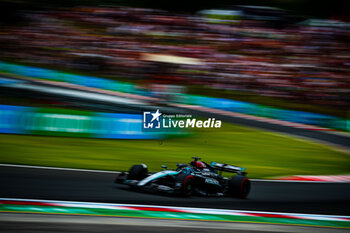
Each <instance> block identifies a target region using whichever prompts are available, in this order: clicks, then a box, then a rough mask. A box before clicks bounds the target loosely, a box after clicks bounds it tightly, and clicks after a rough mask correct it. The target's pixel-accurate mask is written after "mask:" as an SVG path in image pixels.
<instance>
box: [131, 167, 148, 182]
mask: <svg viewBox="0 0 350 233" xmlns="http://www.w3.org/2000/svg"><path fill="white" fill-rule="evenodd" d="M147 174H148V169H147V166H146V165H134V166H132V167H131V168H130V170H129V174H128V176H127V179H128V180H142V179H143V178H146V177H147Z"/></svg>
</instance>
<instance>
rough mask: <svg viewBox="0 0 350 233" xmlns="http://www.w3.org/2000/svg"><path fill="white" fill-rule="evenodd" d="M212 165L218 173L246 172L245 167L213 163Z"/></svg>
mask: <svg viewBox="0 0 350 233" xmlns="http://www.w3.org/2000/svg"><path fill="white" fill-rule="evenodd" d="M210 165H211V166H212V167H214V168H215V169H217V170H218V171H224V172H233V173H243V172H244V170H245V168H244V167H237V166H233V165H228V164H224V163H216V162H212V163H211V164H210Z"/></svg>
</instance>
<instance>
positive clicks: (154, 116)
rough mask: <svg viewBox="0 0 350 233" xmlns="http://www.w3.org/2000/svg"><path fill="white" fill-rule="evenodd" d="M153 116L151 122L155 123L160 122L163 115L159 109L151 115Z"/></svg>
mask: <svg viewBox="0 0 350 233" xmlns="http://www.w3.org/2000/svg"><path fill="white" fill-rule="evenodd" d="M151 115H152V116H153V117H152V120H151V122H153V121H154V120H157V121H159V117H160V116H161V115H162V114H161V113H160V112H159V109H157V111H156V112H155V113H151Z"/></svg>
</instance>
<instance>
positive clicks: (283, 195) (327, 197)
mask: <svg viewBox="0 0 350 233" xmlns="http://www.w3.org/2000/svg"><path fill="white" fill-rule="evenodd" d="M115 176H116V175H115V174H114V173H97V172H81V171H66V170H51V169H36V168H18V167H7V166H0V183H1V188H0V197H2V198H27V199H46V200H65V201H90V202H106V203H125V204H146V205H165V206H184V207H202V208H218V209H219V208H221V209H237V210H255V211H277V212H279V211H280V212H295V213H312V214H333V215H334V214H335V215H349V214H350V195H349V194H350V184H349V183H303V182H300V183H299V182H292V183H291V182H264V181H253V183H252V191H251V194H250V195H249V197H248V199H246V200H240V199H234V198H229V197H220V198H218V197H190V198H181V197H172V196H163V195H155V194H147V193H138V192H134V191H132V190H129V189H128V188H127V187H125V186H123V185H119V184H114V178H115Z"/></svg>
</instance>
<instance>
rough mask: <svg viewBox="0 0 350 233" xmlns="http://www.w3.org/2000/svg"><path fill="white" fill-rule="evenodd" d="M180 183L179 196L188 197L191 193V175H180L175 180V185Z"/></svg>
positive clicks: (192, 179) (192, 182) (192, 180)
mask: <svg viewBox="0 0 350 233" xmlns="http://www.w3.org/2000/svg"><path fill="white" fill-rule="evenodd" d="M178 183H180V184H181V186H180V188H179V194H180V196H183V197H189V196H191V194H192V191H193V184H194V178H193V176H192V175H188V174H180V175H178V176H177V177H176V179H175V184H178Z"/></svg>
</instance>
